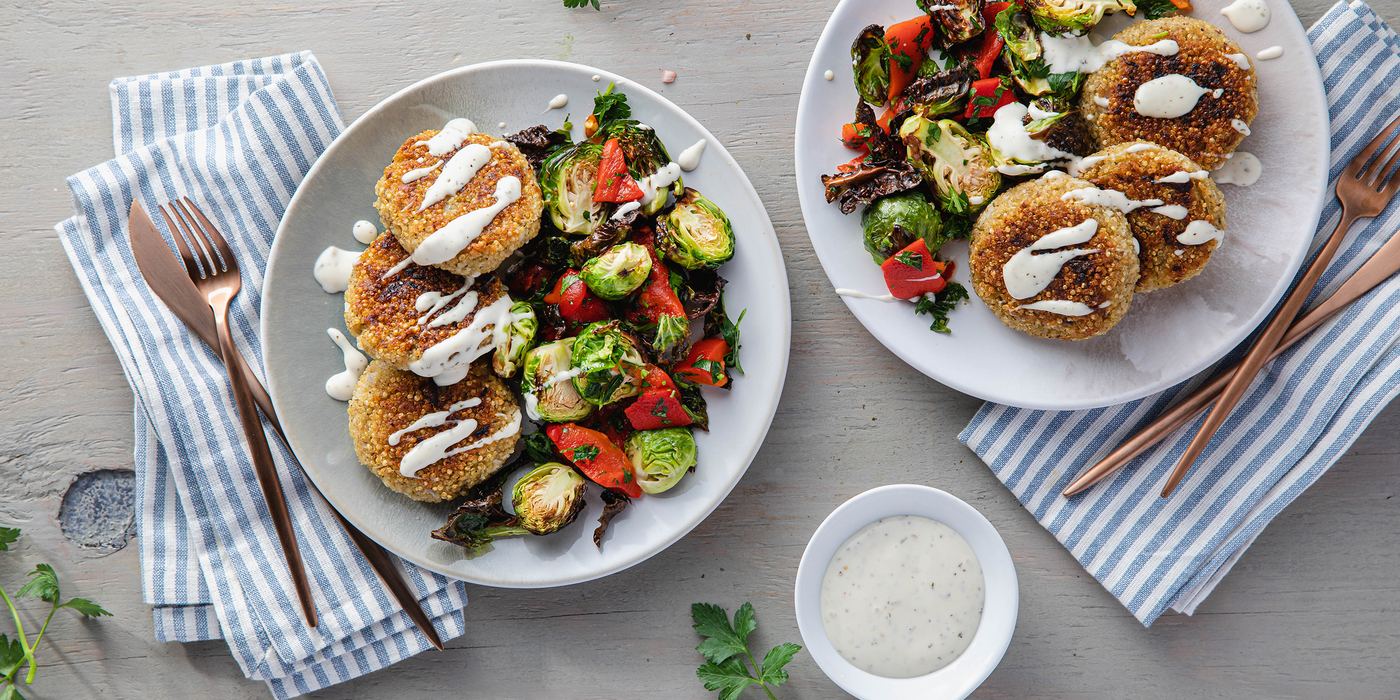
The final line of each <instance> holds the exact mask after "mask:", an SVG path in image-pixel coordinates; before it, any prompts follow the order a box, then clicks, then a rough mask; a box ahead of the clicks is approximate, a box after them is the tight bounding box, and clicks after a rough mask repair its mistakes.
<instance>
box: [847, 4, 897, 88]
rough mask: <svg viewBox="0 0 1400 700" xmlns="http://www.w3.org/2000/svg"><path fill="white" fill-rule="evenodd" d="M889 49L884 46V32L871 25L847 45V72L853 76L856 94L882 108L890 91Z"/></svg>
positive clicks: (887, 45) (886, 45)
mask: <svg viewBox="0 0 1400 700" xmlns="http://www.w3.org/2000/svg"><path fill="white" fill-rule="evenodd" d="M889 66H890V45H889V44H888V43H886V42H885V28H884V27H882V26H880V25H878V24H872V25H870V26H868V27H866V28H865V29H862V30H860V35H859V36H857V37H856V40H855V43H853V44H851V68H852V69H854V70H855V74H856V93H858V94H859V95H860V98H861V99H862V100H865V101H866V102H869V103H870V104H873V105H876V106H879V105H883V104H885V100H886V99H888V97H889V91H890V68H889Z"/></svg>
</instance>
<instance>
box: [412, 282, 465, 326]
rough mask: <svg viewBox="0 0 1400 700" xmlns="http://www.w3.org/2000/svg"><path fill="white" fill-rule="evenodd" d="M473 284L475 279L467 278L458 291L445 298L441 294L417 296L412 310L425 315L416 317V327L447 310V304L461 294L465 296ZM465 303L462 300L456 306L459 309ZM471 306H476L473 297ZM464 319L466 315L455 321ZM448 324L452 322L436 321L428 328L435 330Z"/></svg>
mask: <svg viewBox="0 0 1400 700" xmlns="http://www.w3.org/2000/svg"><path fill="white" fill-rule="evenodd" d="M475 283H476V278H475V277H468V278H467V279H466V281H465V283H464V284H463V285H462V287H461V288H460V289H458V290H457V291H455V292H452V293H451V294H448V295H447V296H443V295H442V292H423V293H422V294H419V295H418V298H417V299H415V300H414V301H413V308H415V309H417V310H418V311H425V312H427V313H424V314H423V315H422V316H419V317H418V325H420V326H421V325H423V324H424V323H427V322H428V319H430V318H432V317H433V314H435V313H437V312H439V311H442V310H443V309H445V308H447V305H448V304H451V303H452V302H453V301H455V300H456V299H457V298H458V297H460V296H462V295H463V294H466V293H467V291H468V290H470V289H471V286H472V285H473V284H475ZM466 303H467V301H466V300H463V301H462V302H461V303H459V304H458V305H457V306H458V307H461V306H462V305H463V304H466ZM471 304H472V306H475V305H476V297H475V296H472V298H471ZM453 311H456V308H454V309H453ZM467 313H471V312H470V310H468V311H467ZM465 317H466V315H465V314H463V315H462V316H461V317H459V318H458V319H457V320H458V321H460V320H462V318H465ZM448 323H452V321H445V322H443V323H438V322H437V321H434V322H433V323H432V324H430V325H429V326H428V327H429V328H435V327H437V326H443V325H447V324H448Z"/></svg>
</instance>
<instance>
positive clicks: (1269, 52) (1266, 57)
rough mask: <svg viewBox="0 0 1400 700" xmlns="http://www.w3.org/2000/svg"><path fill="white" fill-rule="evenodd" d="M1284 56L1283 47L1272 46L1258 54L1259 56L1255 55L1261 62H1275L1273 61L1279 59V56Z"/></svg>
mask: <svg viewBox="0 0 1400 700" xmlns="http://www.w3.org/2000/svg"><path fill="white" fill-rule="evenodd" d="M1282 55H1283V47H1282V46H1270V47H1269V48H1267V49H1264V50H1263V51H1260V52H1259V53H1257V54H1254V57H1255V58H1257V59H1259V60H1261V61H1271V60H1273V59H1275V58H1278V57H1279V56H1282Z"/></svg>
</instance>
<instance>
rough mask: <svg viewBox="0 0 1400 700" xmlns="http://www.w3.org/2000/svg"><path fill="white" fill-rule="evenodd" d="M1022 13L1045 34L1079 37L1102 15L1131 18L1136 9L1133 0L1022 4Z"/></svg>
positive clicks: (1033, 1) (1030, 1) (1038, 0)
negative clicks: (1121, 13) (1026, 12)
mask: <svg viewBox="0 0 1400 700" xmlns="http://www.w3.org/2000/svg"><path fill="white" fill-rule="evenodd" d="M1026 9H1028V10H1030V12H1031V16H1032V17H1034V18H1035V23H1036V26H1038V27H1040V28H1041V29H1044V30H1045V31H1047V32H1065V31H1070V32H1074V33H1075V34H1083V33H1084V32H1087V31H1089V29H1090V28H1091V27H1093V26H1094V25H1095V24H1098V23H1099V21H1100V20H1102V19H1103V16H1104V15H1111V14H1113V13H1115V12H1117V11H1119V10H1122V11H1124V12H1127V13H1128V14H1130V15H1131V14H1135V13H1136V12H1137V5H1135V4H1133V0H1026Z"/></svg>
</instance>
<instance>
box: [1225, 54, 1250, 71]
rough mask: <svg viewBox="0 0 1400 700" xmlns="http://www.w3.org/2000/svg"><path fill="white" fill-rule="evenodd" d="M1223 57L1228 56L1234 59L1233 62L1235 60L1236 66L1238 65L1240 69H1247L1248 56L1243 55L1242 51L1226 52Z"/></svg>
mask: <svg viewBox="0 0 1400 700" xmlns="http://www.w3.org/2000/svg"><path fill="white" fill-rule="evenodd" d="M1225 58H1228V59H1230V60H1231V61H1234V62H1235V65H1236V66H1239V68H1240V70H1249V57H1248V56H1246V55H1244V54H1242V53H1227V54H1225Z"/></svg>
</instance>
